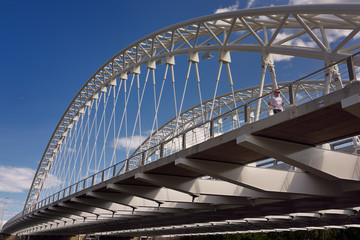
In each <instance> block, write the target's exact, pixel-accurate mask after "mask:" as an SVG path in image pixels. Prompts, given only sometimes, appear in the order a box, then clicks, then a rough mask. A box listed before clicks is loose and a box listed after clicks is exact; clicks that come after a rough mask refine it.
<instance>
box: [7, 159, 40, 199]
mask: <svg viewBox="0 0 360 240" xmlns="http://www.w3.org/2000/svg"><path fill="white" fill-rule="evenodd" d="M0 173H1V174H0V192H9V193H20V192H24V191H27V190H29V188H30V186H31V183H32V180H33V178H34V174H35V170H34V169H31V168H19V167H10V166H0Z"/></svg>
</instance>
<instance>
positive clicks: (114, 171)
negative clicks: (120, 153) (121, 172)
mask: <svg viewBox="0 0 360 240" xmlns="http://www.w3.org/2000/svg"><path fill="white" fill-rule="evenodd" d="M115 176H116V164H115V165H114V166H113V177H115Z"/></svg>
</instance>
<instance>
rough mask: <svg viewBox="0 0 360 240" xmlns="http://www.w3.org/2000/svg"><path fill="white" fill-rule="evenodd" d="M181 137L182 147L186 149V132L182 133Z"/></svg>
mask: <svg viewBox="0 0 360 240" xmlns="http://www.w3.org/2000/svg"><path fill="white" fill-rule="evenodd" d="M182 137H183V138H182V148H183V149H186V132H184V133H183V135H182Z"/></svg>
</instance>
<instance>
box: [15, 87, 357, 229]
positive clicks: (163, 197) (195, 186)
mask: <svg viewBox="0 0 360 240" xmlns="http://www.w3.org/2000/svg"><path fill="white" fill-rule="evenodd" d="M359 93H360V82H355V83H353V84H351V85H350V87H348V88H345V89H342V90H339V91H337V92H335V93H332V94H329V95H326V96H324V97H322V98H320V99H317V100H313V101H311V102H308V103H305V104H303V105H300V106H292V107H291V108H290V109H287V110H286V111H284V112H282V113H279V114H277V115H275V116H272V117H268V118H266V119H262V120H260V121H257V122H254V123H251V124H246V125H244V126H242V127H241V128H239V129H236V130H233V131H231V132H228V133H226V134H224V135H221V136H218V137H215V138H212V139H210V140H208V141H206V142H204V143H201V144H199V145H196V146H192V147H189V148H187V149H184V150H182V151H180V152H178V153H176V154H173V155H170V156H167V157H165V158H162V159H159V160H157V161H156V162H152V163H149V164H146V165H144V166H141V167H139V168H137V169H134V170H132V171H129V172H126V173H125V174H121V175H118V176H116V177H114V178H112V179H110V180H107V181H104V182H102V183H99V184H97V185H94V186H92V187H90V188H88V189H85V190H82V191H81V192H77V193H74V194H72V195H71V196H68V197H66V198H63V199H60V200H58V201H55V202H53V203H51V204H49V205H46V206H43V207H42V208H40V209H37V210H36V211H34V212H32V213H29V214H27V215H25V216H24V217H23V218H22V219H21V222H20V223H19V224H17V225H16V224H15V225H14V226H13V229H11V230H14V231H15V230H16V229H21V228H22V227H23V226H27V225H29V226H30V225H31V224H32V223H33V222H34V221H38V222H39V223H41V222H44V223H46V222H49V221H52V223H51V224H52V225H53V226H54V225H59V226H62V225H64V222H68V223H67V224H65V225H64V226H63V227H59V228H54V227H53V228H48V229H44V230H42V231H41V232H39V234H44V235H49V234H63V233H64V232H65V231H66V232H67V233H68V234H78V233H87V232H100V231H113V230H116V231H118V230H125V231H127V230H129V229H133V228H134V226H136V228H137V229H145V228H155V227H166V226H174V225H183V224H195V223H208V222H209V218H211V221H225V220H234V219H242V218H261V217H263V216H268V215H281V214H290V213H294V212H295V213H300V212H309V211H319V210H322V209H344V208H352V207H357V206H360V202H359V199H358V196H359V195H360V187H359V184H358V182H359V181H357V180H356V179H355V181H352V183H351V184H350V185H348V184H347V183H348V181H347V180H338V181H333V180H332V179H327V178H322V176H321V175H317V174H316V173H317V172H315V174H312V173H311V172H310V173H308V172H290V171H289V172H288V171H281V170H274V169H273V170H271V169H263V168H254V167H247V166H244V165H243V164H247V163H252V162H256V161H258V160H261V159H265V158H268V157H269V156H267V155H266V154H263V153H259V152H256V151H253V150H249V148H247V147H246V146H247V145H246V144H245V145H244V144H241V143H239V142H238V141H239V138H241V137H242V136H246V135H247V136H251V137H254V138H261V137H262V138H264V139H270V141H275V140H271V139H274V138H275V139H280V140H281V141H282V142H285V143H289V142H290V143H289V144H293V142H296V143H297V144H298V143H301V144H298V145H316V144H319V143H324V142H328V141H332V140H335V139H338V138H342V137H345V136H351V135H356V134H359V132H360V120H359V118H358V117H357V116H356V115H355V114H353V113H350V112H352V110H351V109H357V107H358V103H356V101H355V103H354V104H352V105H351V104H350V110H349V109H347V108H344V106H343V105H342V101H343V100H344V99H347V98H349V97H352V96H358V95H359ZM319 101H322V102H321V105H319ZM296 129H299V130H296ZM325 132H326V134H325ZM255 135H257V136H255ZM258 136H261V137H258ZM250 140H251V139H250ZM310 148H311V147H310ZM314 149H316V148H314ZM349 155H351V154H349ZM216 166H218V168H217V167H216ZM244 168H245V169H244ZM242 171H244V172H246V171H257V173H260V172H259V171H267V172H266V173H267V174H268V173H270V172H271V171H278V172H276V173H277V174H280V175H281V174H283V173H284V172H285V173H287V174H293V175H292V176H294V178H296V176H298V177H300V178H301V179H303V180H307V179H310V180H311V181H310V182H312V183H316V184H319V185H318V186H319V187H318V188H317V190H319V191H323V193H317V192H316V191H313V192H312V193H310V194H306V192H305V194H304V192H301V191H300V192H299V191H298V192H297V191H295V190H296V189H299V188H296V187H299V186H300V189H305V191H309V189H310V187H309V186H305V188H303V185H304V183H303V182H301V183H300V182H299V180H301V179H300V178H297V179H298V181H296V179H295V180H292V179H290V178H286V179H287V180H289V182H287V183H288V184H289V185H288V187H289V188H288V189H286V190H284V189H283V188H281V189H278V190H276V189H268V190H266V189H265V190H262V189H261V186H260V187H259V186H255V185H254V186H253V187H248V185H247V184H249V182H250V184H251V179H253V178H252V177H253V176H250V175H251V174H250V175H247V176H245V177H244V178H243V179H242V177H243V175H242V174H243V173H242ZM208 173H212V174H208ZM267 174H259V175H256V176H254V177H255V179H256V180H260V183H261V184H265V185H266V182H267V181H268V182H271V184H270V187H273V186H272V185H274V182H272V181H273V179H268V180H266V178H269V175H267ZM245 175H246V174H245ZM201 176H211V177H213V179H217V180H211V179H201V178H199V177H201ZM232 176H235V178H232V179H231V177H232ZM271 176H274V175H271ZM249 179H250V180H249ZM264 179H265V181H264ZM248 180H249V181H248ZM353 180H354V179H353ZM247 181H248V182H247ZM253 183H254V184H257V183H258V182H256V181H255V182H253ZM280 183H281V182H280ZM321 184H325V186H331V187H330V188H331V189H327V191H328V192H326V191H325V190H323V189H322V188H321V186H324V185H321ZM341 184H343V185H341ZM244 186H245V187H244ZM266 186H268V185H266ZM247 187H248V188H247ZM291 187H294V188H291ZM311 187H312V186H311ZM292 189H295V190H292ZM336 189H339V192H336V191H335V190H336ZM49 211H51V213H52V214H47V215H46V214H45V213H48V212H49ZM71 212H72V214H71ZM104 212H105V214H104ZM354 212H355V210H354ZM64 216H67V217H64ZM337 216H338V217H335V219H336V223H337V224H350V223H351V224H354V223H357V224H359V223H360V218H359V215H358V214H354V215H351V216H345V215H337ZM343 216H345V217H343ZM59 219H62V220H59ZM79 219H80V220H79ZM82 219H84V220H82ZM154 219H156V221H155V220H154ZM332 219H333V218H331V217H329V219H327V218H322V219H321V221H319V219H318V218H317V217H311V218H309V219H306V218H304V219H301V218H299V217H298V218H296V217H294V218H293V220H292V221H287V223H288V224H289V226H290V225H291V226H295V227H302V226H309V224H310V225H314V226H324V225H326V224H330V223H331V221H332ZM72 221H74V223H72ZM69 222H70V223H69ZM21 224H22V225H21ZM251 224H252V223H251V222H250V225H249V224H248V223H247V224H245V225H236V226H233V225H231V226H229V224H228V225H226V226H219V229H222V230H224V229H225V228H230V229H232V228H233V229H236V230H242V229H243V230H248V229H249V226H251ZM215 225H216V224H215ZM277 226H279V227H280V226H282V227H283V226H284V223H283V222H282V221H280V222H276V221H275V222H272V221H268V220H267V221H266V222H262V221H260V222H259V221H258V222H255V223H254V229H258V228H259V227H260V228H264V229H267V228H269V229H273V228H274V227H277ZM216 227H217V226H213V227H212V228H209V227H198V228H197V229H196V232H210V231H216ZM144 231H145V230H144ZM147 231H148V230H147ZM184 231H185V232H186V231H190V230H187V229H186V228H183V229H176V228H171V229H170V228H169V229H165V230H164V229H162V232H161V233H168V234H171V233H181V232H184ZM152 233H153V234H154V235H156V234H158V233H157V232H156V231H155V230H154V231H153V232H152ZM124 234H130V235H131V233H124ZM139 234H141V233H139ZM146 234H148V233H146Z"/></svg>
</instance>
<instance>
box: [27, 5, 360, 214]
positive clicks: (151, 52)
mask: <svg viewBox="0 0 360 240" xmlns="http://www.w3.org/2000/svg"><path fill="white" fill-rule="evenodd" d="M358 12H359V5H358V4H350V5H347V4H341V5H313V6H291V7H290V6H287V7H272V8H266V9H262V8H260V9H249V10H241V11H236V12H229V13H223V14H217V15H211V16H206V17H201V18H197V19H194V20H190V21H187V22H183V23H180V24H176V25H173V26H170V27H168V28H165V29H162V30H160V31H158V32H155V33H153V34H150V35H148V36H146V37H144V38H143V39H141V40H139V41H137V42H135V43H134V44H132V45H130V46H128V47H127V48H125V49H123V50H122V51H120V52H119V53H118V54H116V55H115V56H114V57H113V58H111V59H110V60H109V61H108V62H107V63H105V64H104V65H103V66H102V67H101V68H100V69H99V70H98V71H97V72H96V73H94V75H93V76H92V77H91V78H90V79H89V80H88V81H87V82H86V84H85V85H84V86H83V87H82V89H81V90H80V91H79V92H78V94H77V95H76V96H75V98H74V100H73V101H72V102H71V104H70V105H69V107H68V109H67V110H66V111H65V113H64V115H63V117H62V118H61V120H60V122H59V124H58V126H57V127H56V129H55V131H54V133H53V135H52V137H51V139H50V141H49V144H48V146H47V147H46V150H45V153H44V155H43V157H42V159H41V161H40V164H39V168H38V170H37V173H36V175H35V178H34V181H33V184H32V187H31V189H30V191H29V196H28V199H27V201H26V204H25V207H24V214H28V213H30V212H31V211H34V210H36V209H38V208H39V207H41V206H44V205H46V204H47V203H52V202H54V201H56V199H60V196H63V197H64V196H66V194H72V193H77V192H79V191H82V190H84V189H86V188H88V187H91V186H94V184H96V183H100V182H104V181H106V180H109V179H110V178H111V177H115V176H116V175H122V174H124V173H126V172H129V171H131V170H134V169H136V168H138V167H140V166H142V165H146V164H149V163H151V162H154V161H156V160H158V159H161V158H164V157H167V156H170V155H171V154H174V153H176V152H179V151H182V150H184V149H186V148H189V147H191V146H194V145H196V144H199V143H202V142H205V141H207V140H209V139H211V138H213V137H216V136H219V135H221V134H224V133H226V132H228V131H231V130H234V129H237V128H239V127H242V126H245V125H246V124H249V123H251V122H255V121H257V120H259V119H263V118H266V117H268V116H269V112H271V111H269V110H271V109H270V108H269V107H268V106H267V101H268V99H269V95H270V94H271V92H272V91H273V90H274V89H277V88H281V89H282V90H281V93H282V96H283V98H284V100H285V102H286V106H287V107H289V108H290V107H291V106H293V105H300V104H303V103H305V102H308V101H311V100H313V99H316V98H317V97H320V96H322V95H326V94H329V93H331V92H333V91H336V90H339V89H341V88H343V87H344V86H346V85H348V84H349V83H351V82H352V81H354V80H356V71H357V67H356V66H358V58H357V57H353V59H351V60H353V61H350V62H351V64H352V65H349V61H348V62H338V63H336V64H333V63H335V62H336V61H337V60H340V59H344V58H346V57H350V56H351V55H352V54H353V53H354V52H356V51H357V50H358V49H359V47H360V45H359V43H358V41H357V39H358V36H359V34H358V32H359V30H360V27H359V26H360V25H359V21H360V18H359V16H358ZM334 31H335V32H336V33H338V34H339V33H340V34H339V35H341V38H338V39H337V41H333V40H332V38H333V35H332V34H333V33H334ZM241 52H254V53H260V54H261V59H260V61H259V63H258V65H259V72H261V74H260V75H261V76H260V84H259V85H258V86H255V87H250V88H241V89H240V90H238V88H236V87H237V83H238V82H241V81H244V76H243V75H237V74H238V72H237V71H236V70H234V69H236V67H237V66H238V65H239V64H240V63H239V62H237V60H238V58H237V54H238V53H241ZM202 54H203V55H202ZM274 54H280V55H287V56H290V57H292V56H296V57H305V58H311V59H317V60H322V61H324V64H325V65H326V66H327V65H331V64H333V65H331V67H329V68H327V69H326V70H324V71H320V72H319V73H317V74H315V75H311V76H309V77H308V78H306V79H302V81H298V82H296V83H294V84H291V83H290V82H285V81H283V80H282V79H278V78H277V77H276V75H275V67H274V60H273V56H275V55H274ZM201 55H202V56H201ZM211 55H217V62H218V63H217V65H215V66H216V67H217V69H218V70H217V71H215V73H214V74H213V75H214V76H212V77H211V79H209V76H207V75H206V74H205V72H207V69H206V64H207V63H211V61H214V59H213V60H212V59H209V58H210V57H211ZM349 59H350V58H349ZM175 60H176V61H175ZM240 65H241V64H240ZM212 66H213V65H212ZM349 66H350V67H349ZM204 67H205V68H204ZM349 69H352V70H353V71H352V72H351V71H350V70H349ZM177 70H179V71H177ZM267 70H269V75H270V78H271V81H272V83H271V84H269V83H266V81H265V78H266V71H267ZM277 71H278V69H277ZM179 72H180V73H179ZM204 76H205V77H204ZM200 79H201V81H200ZM214 80H215V83H216V84H215V86H214V87H212V86H211V87H209V82H210V81H212V82H214ZM294 80H295V79H294ZM251 81H255V82H254V84H257V83H258V82H259V79H252V80H251ZM254 84H252V85H254ZM289 84H290V85H289ZM290 86H291V87H290ZM290 89H291V90H290ZM190 100H192V101H190ZM169 109H170V110H169ZM184 109H188V110H186V111H184ZM168 119H171V120H170V121H168ZM134 142H136V143H137V144H134ZM141 142H142V144H140V145H139V143H141ZM138 145H139V146H138ZM137 146H138V148H137V149H136V147H137ZM134 150H135V151H134ZM94 173H95V175H96V173H100V174H98V175H96V177H93V176H94ZM79 182H81V184H78V183H79ZM74 184H75V185H76V187H75V185H74ZM65 192H68V193H65ZM96 216H98V215H96ZM99 216H100V215H99Z"/></svg>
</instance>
